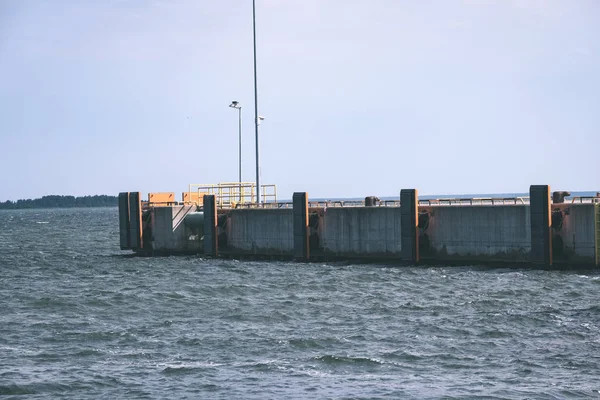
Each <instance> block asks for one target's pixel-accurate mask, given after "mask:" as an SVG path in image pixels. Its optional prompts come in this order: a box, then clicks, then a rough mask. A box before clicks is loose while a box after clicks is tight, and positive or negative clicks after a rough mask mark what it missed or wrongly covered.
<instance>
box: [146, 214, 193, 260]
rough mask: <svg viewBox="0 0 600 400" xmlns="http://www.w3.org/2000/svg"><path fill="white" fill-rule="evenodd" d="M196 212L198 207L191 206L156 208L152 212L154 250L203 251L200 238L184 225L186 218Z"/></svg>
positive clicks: (169, 251) (175, 251)
mask: <svg viewBox="0 0 600 400" xmlns="http://www.w3.org/2000/svg"><path fill="white" fill-rule="evenodd" d="M195 210H196V207H195V206H191V205H187V206H166V207H155V208H154V209H153V210H152V212H153V216H152V236H153V238H154V240H153V243H152V249H153V250H154V251H157V252H167V253H177V252H193V251H201V249H202V242H201V241H200V238H199V237H197V236H198V235H194V234H193V232H191V231H190V230H189V229H186V227H185V224H184V223H183V220H184V219H185V216H186V215H187V214H188V213H190V212H192V211H195Z"/></svg>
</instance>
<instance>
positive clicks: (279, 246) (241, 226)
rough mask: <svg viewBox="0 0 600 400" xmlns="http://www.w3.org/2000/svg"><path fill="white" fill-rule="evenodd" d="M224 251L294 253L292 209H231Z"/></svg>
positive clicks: (271, 253) (273, 253)
mask: <svg viewBox="0 0 600 400" xmlns="http://www.w3.org/2000/svg"><path fill="white" fill-rule="evenodd" d="M225 231H226V233H227V251H228V252H231V253H238V254H256V255H285V256H292V255H293V253H294V213H293V210H292V209H291V208H288V209H283V208H282V209H235V210H231V211H230V212H229V216H228V220H227V226H226V228H225Z"/></svg>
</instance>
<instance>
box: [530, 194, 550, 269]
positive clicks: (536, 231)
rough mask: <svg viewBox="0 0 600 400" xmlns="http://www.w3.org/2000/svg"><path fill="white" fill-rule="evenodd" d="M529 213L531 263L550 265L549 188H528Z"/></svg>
mask: <svg viewBox="0 0 600 400" xmlns="http://www.w3.org/2000/svg"><path fill="white" fill-rule="evenodd" d="M529 201H530V213H531V262H532V263H536V264H545V265H552V232H551V229H552V218H551V213H550V186H548V185H531V186H530V187H529Z"/></svg>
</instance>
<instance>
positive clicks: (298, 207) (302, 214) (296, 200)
mask: <svg viewBox="0 0 600 400" xmlns="http://www.w3.org/2000/svg"><path fill="white" fill-rule="evenodd" d="M292 199H293V206H294V258H295V259H296V260H303V261H306V260H308V259H309V258H310V247H309V245H308V194H307V193H306V192H296V193H294V195H293V197H292Z"/></svg>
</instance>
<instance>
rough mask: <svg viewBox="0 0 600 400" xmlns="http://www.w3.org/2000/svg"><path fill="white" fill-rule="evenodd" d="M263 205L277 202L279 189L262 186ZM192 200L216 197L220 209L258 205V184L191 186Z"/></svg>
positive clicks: (228, 183)
mask: <svg viewBox="0 0 600 400" xmlns="http://www.w3.org/2000/svg"><path fill="white" fill-rule="evenodd" d="M260 189H261V191H260V195H261V197H260V198H261V202H262V203H276V202H277V187H276V186H275V185H261V186H260ZM188 193H189V197H190V198H200V197H202V196H203V195H205V194H209V195H214V196H215V198H216V201H217V207H218V208H235V207H236V206H237V205H239V204H250V203H256V183H254V182H222V183H216V184H204V183H202V184H198V183H194V184H191V185H189V188H188Z"/></svg>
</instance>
